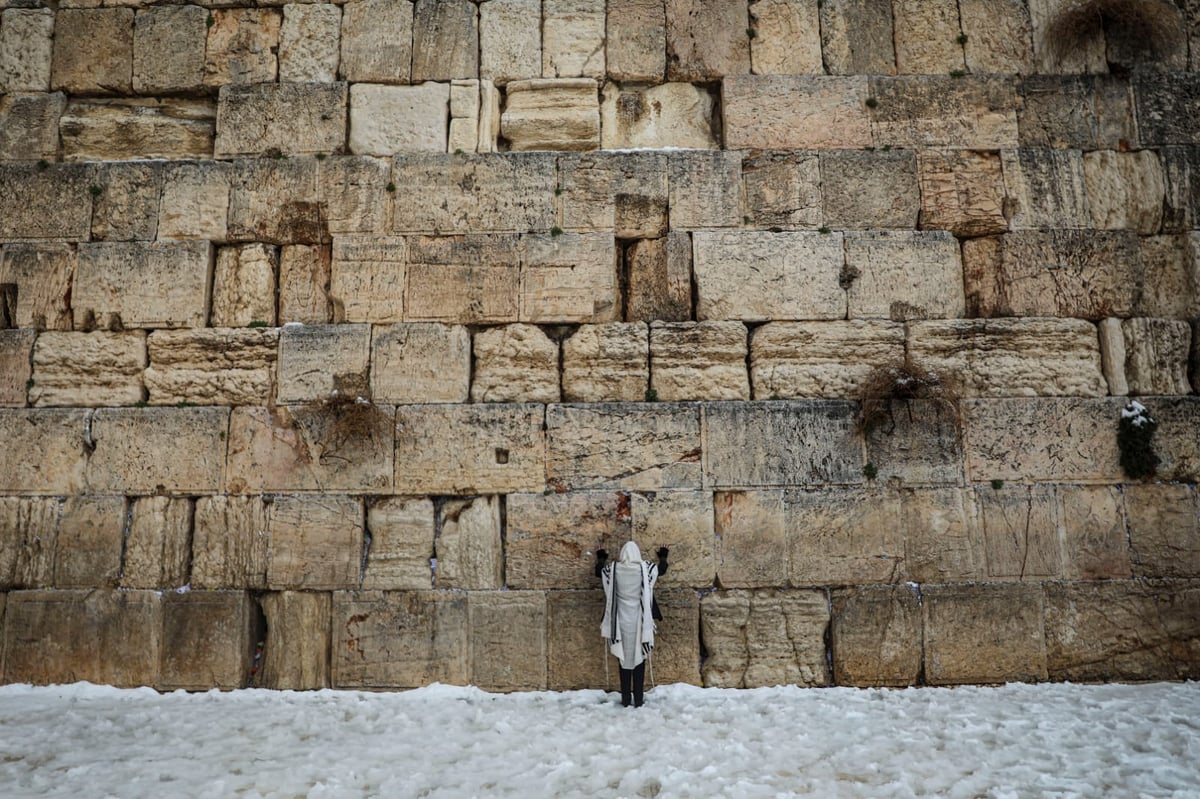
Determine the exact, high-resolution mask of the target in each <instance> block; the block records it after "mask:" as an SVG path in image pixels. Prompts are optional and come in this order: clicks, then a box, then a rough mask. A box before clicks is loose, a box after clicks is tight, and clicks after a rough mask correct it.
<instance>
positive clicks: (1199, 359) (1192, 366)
mask: <svg viewBox="0 0 1200 799" xmlns="http://www.w3.org/2000/svg"><path fill="white" fill-rule="evenodd" d="M1188 374H1189V376H1190V378H1191V381H1192V391H1194V392H1196V393H1197V394H1200V321H1197V322H1193V323H1192V352H1191V355H1189V356H1188Z"/></svg>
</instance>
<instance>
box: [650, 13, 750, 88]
mask: <svg viewBox="0 0 1200 799" xmlns="http://www.w3.org/2000/svg"><path fill="white" fill-rule="evenodd" d="M749 28H750V18H749V15H748V13H747V8H746V4H744V3H728V2H723V0H667V80H672V81H675V80H679V81H705V80H712V79H714V78H721V77H723V76H725V75H744V74H747V73H749V72H750V38H749V36H748V35H747V34H746V31H747V30H749Z"/></svg>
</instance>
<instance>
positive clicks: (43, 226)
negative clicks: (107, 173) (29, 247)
mask: <svg viewBox="0 0 1200 799" xmlns="http://www.w3.org/2000/svg"><path fill="white" fill-rule="evenodd" d="M90 181H91V173H90V170H89V169H88V168H87V167H85V166H82V165H77V164H69V165H68V164H61V165H60V164H47V165H46V168H45V169H42V168H40V167H38V166H36V165H34V164H13V165H3V166H0V240H3V241H4V242H6V244H5V246H6V247H7V246H8V244H7V243H8V242H13V241H31V240H32V241H36V240H44V239H49V240H58V241H87V240H88V237H89V235H90V233H91V227H92V198H91V191H90V188H91V184H90Z"/></svg>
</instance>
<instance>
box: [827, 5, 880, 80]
mask: <svg viewBox="0 0 1200 799" xmlns="http://www.w3.org/2000/svg"><path fill="white" fill-rule="evenodd" d="M891 5H892V4H891V3H890V2H888V0H825V2H823V3H821V4H820V5H819V6H818V8H819V9H820V16H821V47H822V50H823V52H824V56H825V66H826V67H827V68H828V70H829V72H830V73H831V74H833V75H894V74H896V50H895V46H894V44H893V42H894V38H895V34H894V31H893V27H892V7H891Z"/></svg>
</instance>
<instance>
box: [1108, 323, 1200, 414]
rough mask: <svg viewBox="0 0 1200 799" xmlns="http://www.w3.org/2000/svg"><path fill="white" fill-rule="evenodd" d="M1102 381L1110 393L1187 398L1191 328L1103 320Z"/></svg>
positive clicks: (1179, 325)
mask: <svg viewBox="0 0 1200 799" xmlns="http://www.w3.org/2000/svg"><path fill="white" fill-rule="evenodd" d="M1100 341H1101V344H1102V345H1103V349H1104V355H1105V377H1107V378H1108V384H1109V387H1110V388H1111V389H1112V391H1111V393H1113V394H1118V395H1126V394H1128V395H1134V396H1136V395H1141V396H1154V395H1163V394H1190V393H1191V390H1192V387H1191V385H1190V384H1189V383H1188V357H1189V355H1190V350H1191V344H1192V327H1191V325H1189V324H1188V323H1187V322H1181V321H1176V320H1173V319H1146V318H1137V319H1121V320H1119V321H1118V320H1115V319H1114V320H1112V323H1109V320H1105V322H1104V323H1102V327H1101V338H1100Z"/></svg>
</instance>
